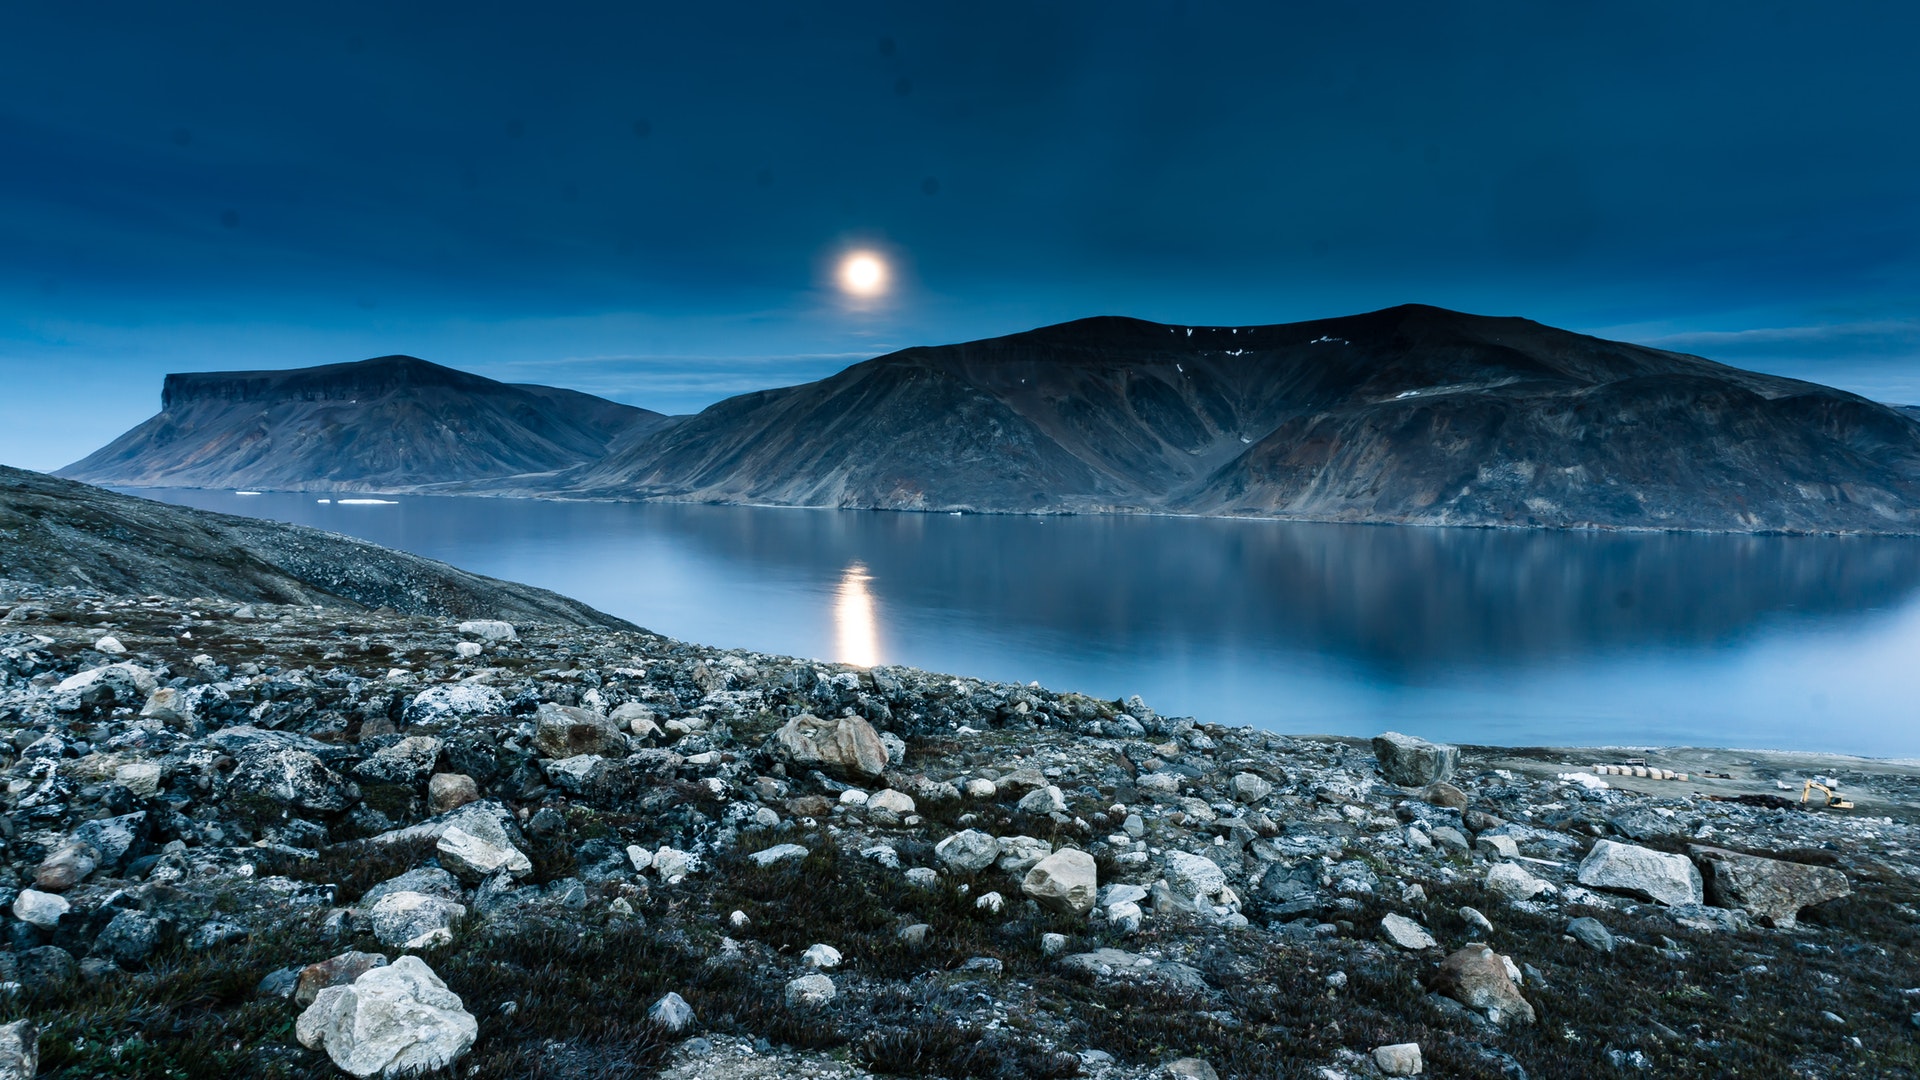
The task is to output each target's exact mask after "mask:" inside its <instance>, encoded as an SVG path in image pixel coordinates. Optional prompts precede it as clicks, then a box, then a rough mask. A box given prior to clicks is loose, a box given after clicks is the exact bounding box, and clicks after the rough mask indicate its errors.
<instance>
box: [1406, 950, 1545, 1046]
mask: <svg viewBox="0 0 1920 1080" xmlns="http://www.w3.org/2000/svg"><path fill="white" fill-rule="evenodd" d="M1512 967H1513V961H1511V960H1509V959H1507V958H1506V957H1504V956H1501V955H1500V954H1499V953H1497V952H1494V951H1493V950H1492V949H1490V948H1488V947H1487V946H1485V945H1482V944H1479V943H1478V942H1476V943H1474V944H1471V945H1468V946H1466V947H1465V948H1462V949H1460V950H1459V951H1457V952H1455V953H1453V954H1451V955H1449V956H1448V957H1447V958H1446V959H1445V960H1442V961H1440V967H1439V970H1437V971H1436V972H1434V974H1433V977H1432V980H1431V985H1432V986H1433V989H1435V990H1436V991H1438V992H1440V993H1442V994H1445V995H1446V996H1448V997H1450V998H1452V999H1453V1000H1455V1001H1458V1002H1459V1003H1460V1004H1462V1005H1465V1006H1466V1007H1467V1008H1469V1009H1474V1010H1477V1011H1478V1012H1480V1013H1482V1014H1484V1015H1485V1016H1486V1018H1487V1019H1488V1020H1491V1021H1493V1022H1494V1023H1495V1024H1498V1025H1500V1026H1502V1027H1505V1026H1506V1025H1508V1024H1515V1023H1519V1024H1531V1023H1533V1021H1534V1012H1533V1006H1532V1004H1530V1003H1529V1002H1528V1001H1527V999H1526V998H1525V997H1524V996H1523V995H1522V994H1521V993H1520V988H1519V987H1518V986H1515V985H1514V981H1513V976H1512V975H1510V974H1508V972H1509V970H1510V969H1511V968H1512Z"/></svg>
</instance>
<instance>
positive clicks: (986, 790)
mask: <svg viewBox="0 0 1920 1080" xmlns="http://www.w3.org/2000/svg"><path fill="white" fill-rule="evenodd" d="M966 793H967V798H969V799H991V798H993V797H994V796H996V795H998V794H1000V786H999V785H998V784H995V783H994V782H993V781H991V780H986V779H983V778H981V777H978V776H976V777H973V778H972V779H970V780H968V781H967V786H966Z"/></svg>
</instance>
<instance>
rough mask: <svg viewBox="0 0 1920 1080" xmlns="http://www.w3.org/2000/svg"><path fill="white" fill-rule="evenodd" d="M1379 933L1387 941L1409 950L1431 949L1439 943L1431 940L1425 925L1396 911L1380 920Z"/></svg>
mask: <svg viewBox="0 0 1920 1080" xmlns="http://www.w3.org/2000/svg"><path fill="white" fill-rule="evenodd" d="M1380 933H1381V934H1382V935H1383V936H1385V937H1386V939H1387V940H1388V941H1391V942H1393V943H1394V944H1395V945H1398V946H1399V947H1400V948H1402V949H1406V950H1408V951H1409V952H1418V951H1420V950H1421V949H1431V948H1433V947H1434V946H1436V945H1438V944H1439V942H1437V941H1435V940H1433V935H1432V934H1429V933H1427V928H1426V927H1424V926H1421V925H1420V924H1419V923H1417V922H1414V921H1413V920H1412V919H1409V918H1407V917H1406V916H1405V915H1401V914H1399V913H1398V912H1395V913H1393V914H1390V915H1388V916H1387V917H1386V918H1383V919H1381V920H1380Z"/></svg>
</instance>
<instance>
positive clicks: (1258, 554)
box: [140, 491, 1920, 757]
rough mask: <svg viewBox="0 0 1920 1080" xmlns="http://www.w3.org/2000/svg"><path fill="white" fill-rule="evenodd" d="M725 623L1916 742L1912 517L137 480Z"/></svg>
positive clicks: (1207, 699) (1709, 732) (1344, 719)
mask: <svg viewBox="0 0 1920 1080" xmlns="http://www.w3.org/2000/svg"><path fill="white" fill-rule="evenodd" d="M140 494H146V495H150V496H158V497H161V498H165V499H167V500H169V501H173V502H179V503H185V504H187V505H191V506H199V507H205V508H208V509H216V510H225V511H229V512H233V513H243V514H250V515H254V516H259V517H271V518H277V519H280V520H283V521H293V522H298V523H300V524H305V525H316V526H320V527H322V528H327V529H333V530H336V531H339V532H344V533H350V534H352V535H355V536H361V537H365V538H367V539H369V540H374V541H377V542H379V543H382V544H387V545H390V546H393V547H398V548H404V549H406V550H408V551H414V552H418V553H420V554H423V555H429V556H432V557H434V558H438V559H444V560H446V561H447V562H451V563H454V564H455V565H458V566H461V567H464V568H466V569H469V570H475V571H479V572H481V573H486V574H492V575H494V576H497V577H504V578H511V579H514V580H517V581H524V582H529V583H531V584H535V585H541V586H545V587H547V588H550V589H554V590H557V591H559V592H562V593H566V594H568V595H570V596H574V597H578V598H579V599H581V600H584V601H586V602H588V603H590V604H593V605H594V606H596V607H599V608H601V609H602V610H605V611H609V612H612V613H614V614H617V615H620V616H622V617H625V618H627V619H631V620H632V621H634V622H636V623H639V624H641V625H643V626H646V627H648V628H649V629H652V630H656V631H659V632H661V633H665V634H670V635H673V636H675V637H680V638H685V639H689V640H692V641H698V642H702V643H707V644H713V645H724V646H739V647H746V648H753V649H759V650H763V651H767V652H775V653H787V654H794V655H799V656H812V657H821V658H827V659H843V660H849V661H853V662H857V663H874V662H880V663H899V664H909V665H912V666H915V667H923V668H930V669H933V670H936V671H948V672H956V673H963V674H968V675H977V676H982V677H988V678H993V679H1002V680H1017V681H1022V682H1024V681H1027V680H1033V679H1037V680H1039V681H1040V682H1042V683H1044V684H1046V685H1048V686H1052V687H1055V688H1061V689H1076V690H1082V691H1085V692H1087V693H1090V694H1095V695H1098V696H1101V697H1107V698H1112V697H1120V696H1125V695H1129V694H1135V693H1138V694H1140V695H1142V696H1144V697H1145V698H1146V700H1147V701H1148V703H1149V704H1151V705H1153V706H1154V707H1155V708H1156V709H1158V710H1160V711H1161V712H1163V713H1170V714H1175V715H1192V716H1196V717H1200V718H1202V719H1205V720H1214V721H1220V722H1225V723H1235V724H1240V723H1249V724H1256V725H1259V726H1262V727H1266V728H1271V729H1275V730H1281V731H1293V732H1333V733H1342V734H1356V735H1367V734H1373V733H1375V732H1377V731H1379V730H1381V729H1383V728H1388V727H1393V728H1399V729H1401V730H1405V731H1409V732H1415V733H1418V734H1422V735H1426V736H1429V737H1432V738H1440V739H1450V740H1460V741H1472V742H1485V743H1506V744H1578V745H1586V744H1642V743H1645V744H1692V745H1717V746H1746V747H1774V748H1787V749H1812V750H1833V751H1841V752H1848V753H1863V754H1873V755H1882V756H1900V757H1906V756H1920V694H1916V692H1915V674H1916V668H1920V542H1916V541H1908V540H1859V539H1810V538H1790V537H1724V536H1692V535H1641V536H1599V535H1584V534H1573V533H1551V532H1501V531H1492V530H1481V529H1423V528H1402V527H1368V526H1347V525H1304V524H1282V523H1275V522H1257V521H1204V520H1178V519H1154V518H1055V519H1038V518H1017V517H979V516H968V517H953V516H947V515H926V514H889V513H861V512H828V511H807V510H772V509H743V508H732V507H702V506H669V505H644V504H641V505H617V504H569V503H549V502H537V501H517V500H505V499H466V498H416V497H406V496H396V497H395V498H396V499H397V502H395V503H394V504H392V505H340V504H338V503H332V504H322V503H319V502H318V501H317V497H316V496H313V495H286V494H267V495H258V496H239V495H234V494H232V493H230V492H205V491H154V492H140Z"/></svg>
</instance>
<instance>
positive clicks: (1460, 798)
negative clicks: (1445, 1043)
mask: <svg viewBox="0 0 1920 1080" xmlns="http://www.w3.org/2000/svg"><path fill="white" fill-rule="evenodd" d="M1420 797H1421V798H1422V799H1424V800H1426V801H1427V802H1430V803H1432V804H1433V805H1435V806H1444V807H1446V808H1447V809H1449V810H1465V809H1466V808H1467V793H1466V792H1464V791H1461V790H1460V789H1459V788H1457V787H1454V786H1453V785H1452V784H1449V783H1446V782H1444V781H1442V782H1440V783H1437V784H1428V785H1427V786H1426V789H1425V790H1424V791H1422V792H1420ZM1407 1045H1409V1046H1416V1045H1417V1044H1413V1043H1409V1044H1407Z"/></svg>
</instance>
